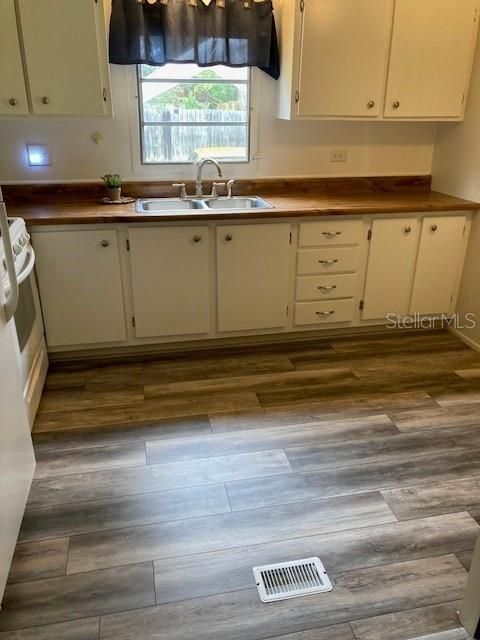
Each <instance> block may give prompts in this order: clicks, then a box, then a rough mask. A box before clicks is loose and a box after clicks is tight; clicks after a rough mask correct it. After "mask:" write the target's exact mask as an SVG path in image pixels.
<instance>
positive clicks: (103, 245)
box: [100, 240, 110, 247]
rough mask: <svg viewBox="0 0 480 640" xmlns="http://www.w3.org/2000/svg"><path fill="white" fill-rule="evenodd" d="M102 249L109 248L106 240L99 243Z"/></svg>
mask: <svg viewBox="0 0 480 640" xmlns="http://www.w3.org/2000/svg"><path fill="white" fill-rule="evenodd" d="M100 244H101V245H102V247H109V246H110V242H109V241H108V240H102V241H101V243H100Z"/></svg>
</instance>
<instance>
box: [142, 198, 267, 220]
mask: <svg viewBox="0 0 480 640" xmlns="http://www.w3.org/2000/svg"><path fill="white" fill-rule="evenodd" d="M135 208H136V211H137V213H143V214H152V215H161V214H162V213H165V214H166V213H173V212H174V213H182V212H183V213H188V212H191V211H192V210H199V211H203V212H205V211H208V210H212V211H213V210H214V211H215V213H228V212H229V211H232V210H242V209H243V210H245V209H273V205H271V204H270V203H269V202H267V201H266V200H263V198H260V197H259V196H233V197H232V198H209V197H206V198H187V199H182V198H148V199H140V200H137V201H136V205H135Z"/></svg>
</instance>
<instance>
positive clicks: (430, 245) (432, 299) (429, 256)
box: [410, 216, 466, 314]
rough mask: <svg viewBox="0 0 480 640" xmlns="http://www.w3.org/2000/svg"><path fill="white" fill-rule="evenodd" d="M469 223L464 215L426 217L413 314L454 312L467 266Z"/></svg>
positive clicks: (411, 304)
mask: <svg viewBox="0 0 480 640" xmlns="http://www.w3.org/2000/svg"><path fill="white" fill-rule="evenodd" d="M465 223H466V219H465V217H464V216H447V217H441V216H438V217H429V218H424V220H423V223H422V235H421V237H420V246H419V249H418V258H417V268H416V272H415V280H414V283H413V292H412V300H411V303H410V313H420V314H438V313H449V312H452V311H453V304H454V302H455V300H454V298H455V290H456V287H457V284H458V279H459V276H460V272H461V268H462V266H463V254H464V247H465V236H464V233H465Z"/></svg>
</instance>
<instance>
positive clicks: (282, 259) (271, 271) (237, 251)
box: [217, 224, 290, 331]
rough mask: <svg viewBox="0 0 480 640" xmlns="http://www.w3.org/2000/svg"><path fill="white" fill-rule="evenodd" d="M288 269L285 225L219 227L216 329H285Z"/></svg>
mask: <svg viewBox="0 0 480 640" xmlns="http://www.w3.org/2000/svg"><path fill="white" fill-rule="evenodd" d="M289 265H290V225H289V224H252V225H238V226H234V225H232V226H222V227H217V270H218V271H217V286H218V329H219V331H247V330H250V329H269V328H273V327H283V326H285V324H286V321H287V304H288V289H289V287H288V285H289Z"/></svg>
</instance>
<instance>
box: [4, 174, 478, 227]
mask: <svg viewBox="0 0 480 640" xmlns="http://www.w3.org/2000/svg"><path fill="white" fill-rule="evenodd" d="M339 180H340V181H341V180H342V179H339ZM358 180H359V181H361V180H363V179H358ZM374 180H376V183H375V188H372V189H371V190H367V189H362V190H356V189H355V186H356V184H357V183H356V182H355V179H350V182H349V187H350V188H349V189H348V190H345V192H342V190H341V189H339V188H335V189H330V190H328V189H325V188H323V186H322V185H320V187H321V188H318V187H319V183H318V181H317V182H315V181H310V182H308V183H307V182H306V181H304V182H303V183H302V184H303V187H304V188H303V189H302V190H300V189H299V188H298V187H299V184H300V183H299V182H297V183H295V184H292V183H288V185H287V184H286V183H285V184H283V185H282V188H279V185H278V183H275V185H274V183H273V182H269V181H264V182H263V183H262V182H258V183H257V184H255V185H254V188H255V189H256V191H253V193H255V194H256V195H259V196H261V197H262V198H264V199H265V200H267V201H268V202H270V204H272V205H273V206H274V208H273V209H250V210H233V211H229V212H226V213H220V212H218V211H215V210H201V209H200V210H194V211H189V212H188V213H174V212H165V213H163V214H140V213H136V212H135V203H132V204H127V205H103V204H99V203H98V194H97V193H95V195H94V196H92V195H91V194H90V195H89V197H82V195H83V193H81V192H80V193H77V194H76V195H75V197H73V196H72V193H68V192H67V193H62V192H61V193H58V194H56V195H55V196H53V195H52V194H50V193H49V194H47V193H45V191H44V192H43V193H42V191H41V190H40V191H39V192H38V194H37V196H36V197H35V196H32V194H31V192H30V194H29V197H24V198H23V201H21V200H22V199H21V198H20V199H17V200H16V199H15V198H13V197H10V198H8V197H7V198H6V200H7V207H8V214H9V216H11V217H14V216H19V217H21V218H24V219H25V220H26V222H27V224H28V225H30V226H37V225H60V224H92V223H122V222H129V223H131V222H182V221H189V222H195V221H198V222H202V221H209V220H217V221H218V220H225V221H231V220H262V219H275V218H287V217H302V218H306V217H310V216H315V217H318V216H331V215H348V216H351V215H363V214H373V213H421V212H440V211H473V210H476V209H479V208H480V204H478V203H476V202H471V201H469V200H463V199H461V198H456V197H453V196H449V195H446V194H443V193H439V192H435V191H430V188H429V184H428V186H427V188H426V183H423V184H421V185H420V186H419V185H418V180H417V184H416V188H415V185H413V186H412V185H410V186H407V187H403V188H399V187H398V184H394V185H393V188H392V189H391V190H389V185H388V184H387V185H386V186H384V187H383V188H382V189H379V188H378V185H379V184H382V182H387V179H382V178H376V179H373V178H372V179H371V181H370V182H371V184H373V181H374ZM399 180H400V179H399ZM352 181H353V184H352ZM132 184H133V183H132ZM306 184H307V185H308V186H305V185H306ZM359 184H361V183H360V182H359ZM404 184H405V181H404ZM273 187H274V188H273ZM351 187H354V188H353V189H352V188H351ZM139 188H140V187H138V186H137V190H138V189H139ZM30 189H32V187H30ZM4 190H6V191H7V193H8V192H9V190H11V188H10V187H7V188H5V189H4ZM15 190H16V191H19V190H20V187H15ZM147 190H148V189H145V191H144V193H145V197H147V198H149V197H154V196H153V194H152V193H151V188H150V192H149V193H146V192H147ZM243 191H244V193H248V192H249V193H252V189H251V187H250V189H248V191H247V190H245V189H244V190H243ZM126 193H129V191H128V190H126ZM87 194H88V191H87ZM12 195H13V192H12ZM132 195H136V196H137V197H138V193H135V194H133V193H132ZM162 195H170V196H171V195H172V194H171V193H162Z"/></svg>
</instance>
